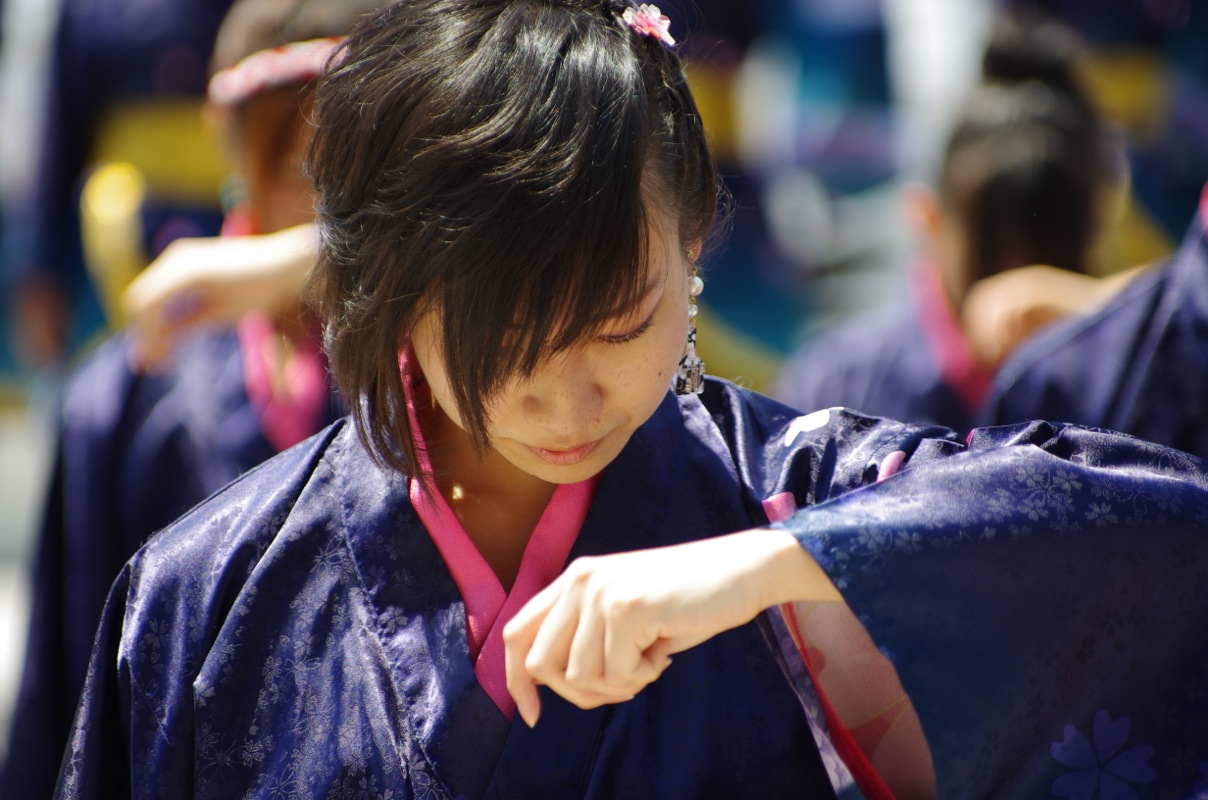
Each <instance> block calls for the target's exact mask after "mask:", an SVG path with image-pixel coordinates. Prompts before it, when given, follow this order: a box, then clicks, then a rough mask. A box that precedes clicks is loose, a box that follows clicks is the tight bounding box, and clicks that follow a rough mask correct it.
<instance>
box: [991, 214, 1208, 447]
mask: <svg viewBox="0 0 1208 800" xmlns="http://www.w3.org/2000/svg"><path fill="white" fill-rule="evenodd" d="M1204 222H1205V220H1204V216H1203V212H1201V215H1200V216H1199V217H1197V218H1196V220H1195V221H1194V222H1193V223H1192V225H1191V228H1190V230H1189V231H1188V233H1187V236H1186V238H1185V239H1184V241H1183V244H1182V246H1181V247H1180V248H1179V251H1178V252H1177V253H1176V254H1175V255H1174V256H1173V257H1172V258H1171V260H1170V261H1169V262H1167V263H1166V264H1164V265H1161V266H1159V267H1156V268H1153V269H1151V270H1150V271H1149V272H1148V273H1147V274H1143V275H1141V276H1139V277H1137V278H1135V279H1134V280H1133V281H1132V282H1131V283H1130V285H1128V286H1127V287H1125V289H1124V290H1123V291H1122V292H1121V293H1120V294H1119V295H1118V296H1117V297H1116V298H1114V299H1113V300H1112V302H1110V303H1109V304H1108V305H1106V306H1105V307H1104V308H1102V309H1101V310H1099V311H1098V312H1096V313H1094V314H1091V315H1089V316H1086V317H1082V318H1078V319H1074V320H1071V321H1069V322H1066V323H1062V324H1059V325H1058V326H1056V327H1055V328H1054V329H1053V330H1052V331H1051V332H1046V333H1045V334H1042V335H1041V336H1040V337H1038V338H1037V340H1036V341H1035V343H1032V344H1029V345H1028V346H1026V347H1025V348H1024V349H1023V350H1021V352H1020V353H1019V354H1018V356H1017V357H1013V358H1012V359H1011V360H1010V361H1008V362H1007V364H1006V365H1004V367H1003V369H1002V370H1001V372H1000V375H999V378H998V380H997V381H996V386H995V391H994V394H993V399H992V400H991V402H990V404H989V405H988V408H987V410H986V419H985V422H986V423H1003V422H1016V421H1021V420H1025V419H1050V420H1053V419H1057V420H1063V421H1068V422H1075V423H1078V424H1082V425H1094V426H1098V427H1104V428H1110V429H1112V430H1118V431H1123V432H1126V433H1131V434H1133V435H1135V436H1140V437H1141V438H1144V439H1148V440H1150V441H1153V442H1160V443H1162V444H1166V445H1170V446H1172V447H1177V448H1180V449H1182V450H1186V451H1188V452H1191V453H1195V454H1197V455H1200V456H1208V406H1205V404H1204V403H1203V402H1201V400H1200V398H1202V397H1204V396H1205V394H1206V393H1208V369H1205V359H1204V354H1205V352H1206V349H1208V232H1206V231H1205V228H1204Z"/></svg>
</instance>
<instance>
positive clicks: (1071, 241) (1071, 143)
mask: <svg viewBox="0 0 1208 800" xmlns="http://www.w3.org/2000/svg"><path fill="white" fill-rule="evenodd" d="M1082 54H1083V50H1082V45H1081V42H1080V41H1079V40H1078V38H1077V37H1076V36H1075V34H1074V33H1073V32H1072V31H1070V30H1069V29H1068V28H1066V27H1064V26H1062V25H1060V24H1059V23H1056V22H1052V21H1048V20H1004V21H1003V22H1002V23H1001V24H1000V25H999V27H998V28H997V29H996V30H995V33H994V35H993V37H992V39H991V42H990V45H989V47H988V48H987V50H986V53H985V57H984V60H983V68H982V83H981V85H980V86H979V87H978V88H977V89H976V90H974V92H973V93H972V95H971V96H970V97H969V99H968V101H967V102H966V104H965V106H964V108H963V110H962V112H961V114H960V115H959V118H958V121H957V124H956V126H955V128H954V130H953V132H952V134H951V136H950V138H949V141H948V146H947V150H946V152H945V155H944V161H943V167H942V171H941V177H940V195H941V198H942V200H943V201H944V204H945V206H946V207H947V208H948V209H949V210H950V211H951V212H953V213H955V214H957V215H958V218H959V219H960V221H961V223H962V227H963V229H964V231H965V234H966V237H967V243H968V247H967V253H968V264H967V269H968V272H969V273H970V274H968V276H967V279H968V281H969V282H970V283H972V282H975V281H977V280H979V279H981V278H984V277H987V276H989V275H993V274H995V273H998V272H1002V271H1004V270H1007V269H1011V268H1013V267H1019V266H1025V265H1027V264H1049V265H1052V266H1057V267H1062V268H1065V269H1070V270H1074V271H1077V272H1085V271H1086V267H1087V253H1088V250H1089V249H1090V245H1091V243H1092V241H1093V239H1094V236H1095V232H1096V228H1097V224H1098V217H1099V206H1100V199H1101V194H1102V190H1103V189H1104V187H1105V185H1107V184H1108V183H1109V178H1110V174H1111V171H1110V170H1111V151H1110V148H1109V147H1108V144H1107V135H1106V132H1105V128H1104V125H1103V123H1102V122H1101V119H1100V116H1099V114H1098V112H1097V111H1096V110H1095V108H1094V107H1093V105H1092V103H1091V101H1090V99H1089V98H1088V96H1087V93H1086V91H1085V89H1084V88H1083V86H1082V83H1081V80H1080V78H1079V73H1078V69H1079V62H1080V59H1081V58H1082Z"/></svg>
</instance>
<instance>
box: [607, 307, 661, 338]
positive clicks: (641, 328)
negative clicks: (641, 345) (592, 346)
mask: <svg viewBox="0 0 1208 800" xmlns="http://www.w3.org/2000/svg"><path fill="white" fill-rule="evenodd" d="M653 322H654V315H653V314H651V315H650V316H649V317H647V318H646V321H645V322H643V323H642V324H641V325H639V326H638V327H637V328H636V329H634V330H632V331H630V332H629V333H623V334H621V335H619V336H605V337H604V341H606V342H608V343H609V344H625V343H626V342H632V341H633V340H634V339H636V338H638V337H639V336H641V335H642V334H643V333H645V332H646V331H647V330H649V328H650V325H651V323H653Z"/></svg>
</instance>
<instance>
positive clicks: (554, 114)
mask: <svg viewBox="0 0 1208 800" xmlns="http://www.w3.org/2000/svg"><path fill="white" fill-rule="evenodd" d="M534 18H540V22H539V23H538V21H537V20H536V19H534ZM576 22H577V20H575V19H574V17H573V16H572V15H567V14H565V13H557V14H554V13H552V12H551V9H550V8H549V4H548V3H544V2H520V3H515V4H514V5H512V6H511V7H509V8H508V10H506V11H505V12H504V13H503V14H501V15H500V17H499V19H498V20H497V23H496V25H495V26H493V28H492V30H491V31H490V32H489V33H488V35H487V36H485V37H484V39H483V41H482V43H481V45H480V54H493V58H494V59H495V61H494V63H495V64H496V65H497V67H498V74H502V75H508V76H510V81H509V82H506V83H505V84H504V85H501V86H496V87H493V88H495V89H497V90H501V96H500V97H499V98H497V102H495V103H492V104H489V108H490V110H491V112H493V113H489V114H488V113H484V111H485V109H486V108H488V105H484V104H479V105H478V106H477V107H476V108H475V109H474V110H475V111H476V112H477V113H478V114H479V115H480V119H479V120H478V124H477V125H474V126H470V127H468V128H464V127H463V131H464V133H463V134H462V136H463V137H464V138H463V139H462V141H460V142H459V144H458V146H459V147H461V148H462V149H465V147H466V145H467V143H468V142H469V141H473V140H478V141H480V142H484V143H488V144H489V146H487V147H485V148H484V151H483V153H484V159H483V162H482V163H480V164H479V165H477V166H476V167H475V166H471V167H470V168H471V169H477V171H478V173H479V174H480V175H481V176H483V178H484V179H483V180H481V181H479V182H478V185H477V191H476V192H475V193H474V194H473V196H466V197H463V198H460V201H461V202H453V203H451V204H450V205H449V206H448V207H446V208H444V209H443V211H442V217H443V220H444V222H445V224H446V227H445V233H446V234H452V237H451V239H450V240H449V249H448V251H447V253H448V256H449V260H450V262H451V263H449V264H448V265H447V268H446V269H444V270H442V273H443V275H444V277H443V279H442V280H441V283H440V287H439V289H438V290H437V292H436V294H437V295H439V297H440V300H439V302H438V303H437V305H438V306H439V311H440V313H441V317H442V323H443V328H444V351H445V360H446V369H447V371H448V374H449V376H450V380H451V383H452V388H453V391H454V395H455V398H456V400H457V402H458V405H459V406H460V409H461V411H462V413H463V417H464V418H465V419H466V420H467V422H468V423H469V427H470V428H471V433H472V434H473V435H474V438H475V439H476V441H478V442H479V443H480V444H484V445H485V443H486V426H487V423H488V420H489V401H490V397H491V396H492V395H493V394H494V393H495V392H497V391H498V390H499V389H500V388H501V387H502V386H503V385H504V384H505V383H506V382H507V381H508V380H509V379H512V378H514V377H516V376H523V375H527V374H530V373H531V372H532V371H533V370H534V369H536V368H537V366H538V365H539V364H541V363H542V362H543V361H544V360H547V359H549V358H550V357H553V356H554V355H556V354H557V353H559V352H562V351H564V350H566V349H568V348H571V347H573V346H574V345H575V344H577V343H580V342H582V341H583V340H585V339H587V338H590V337H592V336H594V335H596V334H597V333H598V332H599V331H600V330H601V329H603V328H604V327H605V326H606V325H608V324H609V323H610V322H612V321H614V320H616V319H618V318H622V317H624V316H625V315H627V314H629V313H631V312H632V311H633V310H634V309H635V308H637V307H638V305H639V304H640V303H641V301H642V299H643V298H644V297H645V294H646V288H647V283H648V280H647V275H648V272H649V269H648V264H647V261H648V258H649V243H650V240H651V231H650V226H651V224H652V223H653V224H662V221H661V220H659V221H658V222H657V223H655V221H654V219H653V217H652V216H651V214H652V209H653V208H655V207H657V205H658V203H657V202H656V198H655V197H653V196H652V194H651V192H652V190H651V188H650V187H651V184H652V183H659V182H660V180H661V179H660V178H659V177H658V176H657V175H653V174H651V172H650V171H649V170H648V169H647V166H648V161H649V160H650V158H651V155H652V154H654V155H655V157H656V158H657V152H658V151H657V150H655V148H654V146H653V145H654V144H655V142H654V140H655V132H656V129H657V127H658V125H657V119H655V118H654V114H653V109H652V104H651V102H650V100H649V96H648V94H649V92H648V87H647V86H646V84H645V81H644V80H643V76H642V74H641V72H640V71H639V70H637V69H635V68H633V65H632V59H630V60H629V61H623V60H616V59H610V58H607V57H606V56H607V55H608V53H609V52H610V51H611V50H615V48H616V47H617V45H618V44H620V45H621V46H626V45H628V38H627V37H626V35H625V34H626V31H624V30H623V29H620V28H617V29H615V30H614V29H609V28H604V29H601V28H600V27H599V26H591V25H583V24H575V23H576ZM601 38H608V39H614V40H615V41H613V42H601V41H598V40H599V39H601ZM551 52H553V53H557V54H558V55H557V57H556V58H550V56H549V53H551ZM517 76H522V77H521V79H519V80H518V79H517ZM492 77H493V76H492ZM567 99H569V100H570V102H567ZM534 120H538V121H539V122H538V124H533V121H534ZM518 121H519V122H518ZM655 171H657V168H655ZM661 196H662V195H661V194H660V195H659V198H661ZM463 223H464V224H463ZM534 232H540V233H539V234H538V235H537V236H534Z"/></svg>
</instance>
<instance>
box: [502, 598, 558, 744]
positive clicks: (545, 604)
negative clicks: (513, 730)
mask: <svg viewBox="0 0 1208 800" xmlns="http://www.w3.org/2000/svg"><path fill="white" fill-rule="evenodd" d="M555 585H556V582H555V584H551V585H550V586H548V587H546V588H545V589H543V590H542V591H541V592H539V593H538V594H537V595H536V596H535V597H534V598H533V599H532V600H530V601H528V603H526V604H525V606H524V608H522V609H520V611H519V612H517V614H516V616H515V617H513V618H512V619H511V621H510V622H508V624H507V625H505V626H504V629H503V656H504V669H505V670H506V674H507V686H508V693H509V694H510V695H511V696H512V699H513V700H515V701H516V711H517V712H519V714H520V718H521V719H523V720H524V721H525V722H526V723H527V724H528V726H529V727H530V728H531V727H532V726H533V725H536V724H537V718H538V717H539V716H540V715H541V698H540V696H539V695H538V694H537V680H536V678H534V677H533V676H532V674H530V673H529V671H528V670H527V669H526V668H525V661H527V659H528V655H529V651H530V650H532V647H533V640H535V639H536V638H537V634H538V632H539V631H540V629H541V623H542V621H544V619H545V616H546V614H547V613H549V609H550V607H551V606H552V605H553V602H554V600H555V599H556V598H557V593H556V592H555V591H554V589H555Z"/></svg>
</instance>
